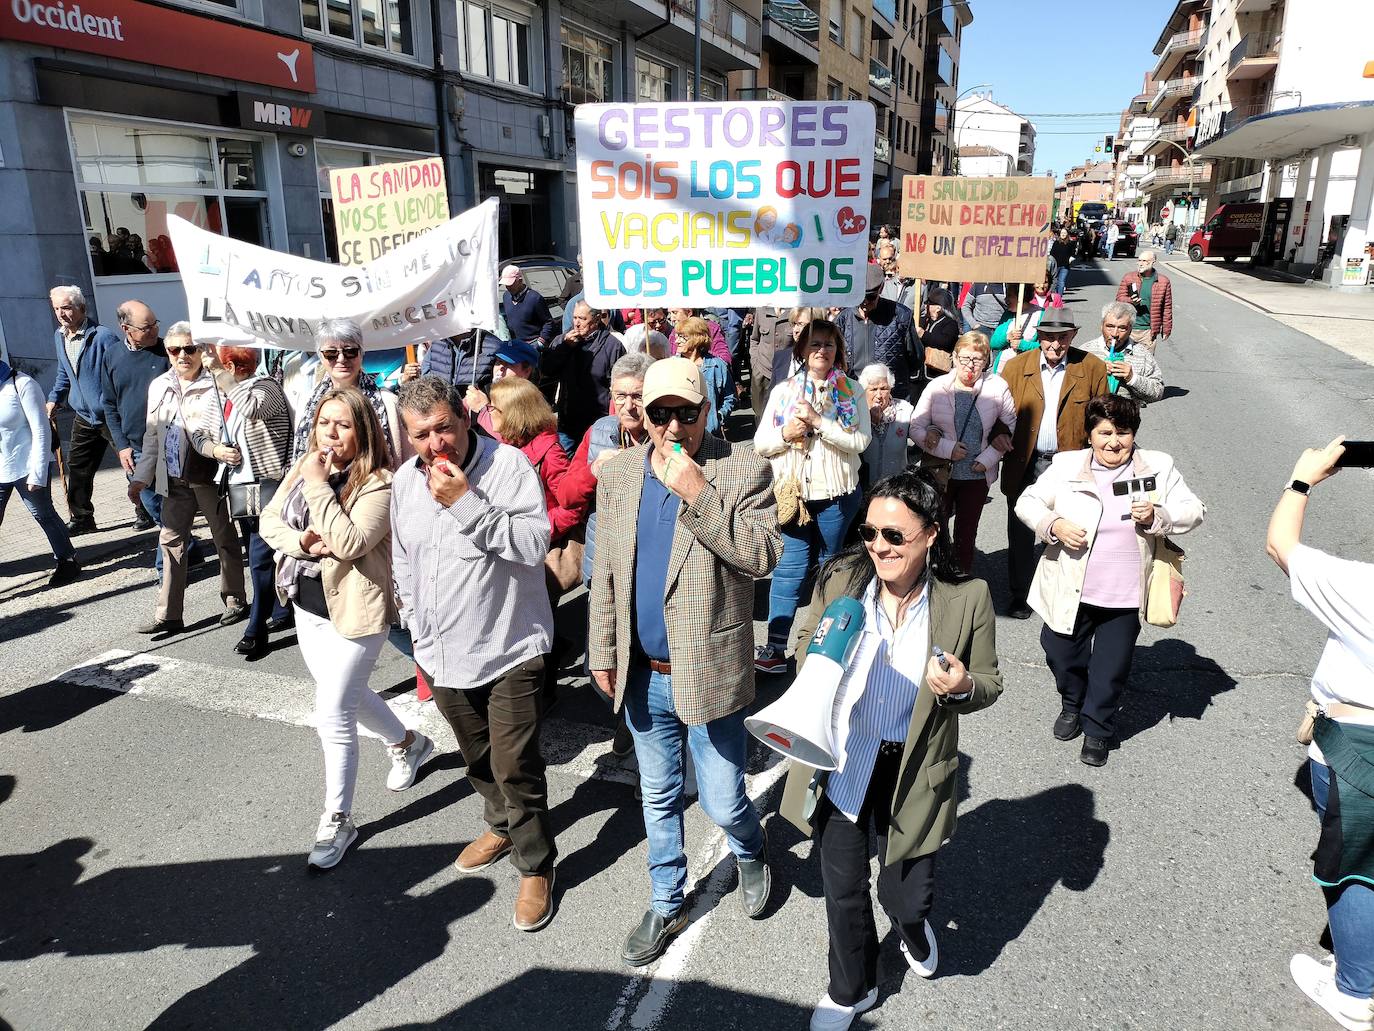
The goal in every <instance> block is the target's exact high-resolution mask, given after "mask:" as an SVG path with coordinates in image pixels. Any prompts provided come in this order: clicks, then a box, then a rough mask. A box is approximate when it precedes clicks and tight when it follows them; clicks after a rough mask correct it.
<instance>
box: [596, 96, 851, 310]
mask: <svg viewBox="0 0 1374 1031" xmlns="http://www.w3.org/2000/svg"><path fill="white" fill-rule="evenodd" d="M574 125H575V129H576V135H577V201H578V224H579V226H580V229H581V234H580V238H581V241H582V259H583V268H584V270H585V277H584V280H583V282H584V285H585V287H586V293H587V300H588V301H589V302H590V303H591V304H593V305H595V306H597V307H602V308H623V307H627V306H629V307H640V306H642V305H643V304H644V303H645V302H646V301H652V302H653V303H654V304H657V305H682V306H687V307H697V308H699V307H713V306H718V305H721V304H728V305H731V306H740V307H745V306H752V305H762V304H774V305H783V306H795V305H845V306H847V305H851V304H856V303H858V301H859V300H860V299H861V298H862V297H863V292H864V266H865V265H866V264H867V261H868V235H869V232H868V231H869V224H868V213H869V209H870V207H871V204H872V192H873V146H874V111H873V105H872V104H870V103H868V102H867V101H862V102H859V101H854V102H849V101H837V102H826V101H819V102H815V103H800V102H797V103H773V102H760V103H721V104H716V103H699V104H690V105H687V104H582V105H579V106H578V108H577V110H576V112H575V114H574Z"/></svg>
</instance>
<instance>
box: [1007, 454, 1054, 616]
mask: <svg viewBox="0 0 1374 1031" xmlns="http://www.w3.org/2000/svg"><path fill="white" fill-rule="evenodd" d="M1050 461H1051V459H1050V458H1041V457H1040V456H1038V455H1032V456H1031V463H1030V465H1028V466H1027V467H1026V478H1025V479H1024V480H1022V481H1021V486H1020V487H1018V488H1017V490H1016V493H1015V495H1010V494H1009V495H1007V584H1008V585H1009V586H1010V587H1011V603H1012V606H1013V607H1015V606H1017V605H1024V604H1026V598H1027V597H1028V596H1029V595H1030V589H1031V580H1033V579H1034V578H1035V531H1034V530H1033V529H1031V528H1030V527H1029V526H1027V525H1026V524H1025V523H1023V522H1021V520H1020V519H1017V518H1016V503H1017V502H1018V501H1020V500H1021V495H1022V493H1023V492H1024V491H1025V489H1026V488H1027V487H1029V486H1030V485H1031V484H1032V483H1034V482H1035V481H1036V480H1038V479H1040V477H1042V476H1044V475H1045V470H1046V469H1048V468H1049V467H1050Z"/></svg>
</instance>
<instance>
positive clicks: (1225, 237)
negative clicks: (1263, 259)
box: [1188, 204, 1264, 264]
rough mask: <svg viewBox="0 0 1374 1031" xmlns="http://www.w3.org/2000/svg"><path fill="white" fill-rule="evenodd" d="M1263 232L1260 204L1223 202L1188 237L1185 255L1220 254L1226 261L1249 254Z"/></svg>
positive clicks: (1203, 256) (1213, 255)
mask: <svg viewBox="0 0 1374 1031" xmlns="http://www.w3.org/2000/svg"><path fill="white" fill-rule="evenodd" d="M1263 235H1264V205H1263V204H1223V205H1221V207H1219V208H1217V210H1216V211H1214V212H1213V213H1212V216H1211V217H1210V218H1208V219H1207V221H1206V222H1204V223H1203V224H1202V225H1201V226H1199V227H1198V229H1197V232H1195V233H1193V235H1192V236H1191V237H1189V239H1188V257H1189V258H1191V259H1192V260H1193V261H1202V259H1204V258H1222V259H1223V260H1225V261H1226V262H1227V264H1230V263H1231V262H1233V261H1235V260H1236V259H1237V258H1248V257H1250V255H1251V253H1252V248H1253V246H1254V245H1255V244H1257V243H1259V242H1260V237H1261V236H1263Z"/></svg>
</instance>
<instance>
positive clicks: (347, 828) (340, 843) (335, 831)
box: [306, 813, 358, 870]
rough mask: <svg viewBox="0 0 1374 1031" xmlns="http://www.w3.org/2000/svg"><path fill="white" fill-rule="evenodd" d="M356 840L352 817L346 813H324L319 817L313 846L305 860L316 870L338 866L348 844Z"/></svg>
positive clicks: (355, 829)
mask: <svg viewBox="0 0 1374 1031" xmlns="http://www.w3.org/2000/svg"><path fill="white" fill-rule="evenodd" d="M357 840H358V828H357V827H355V826H354V825H353V817H351V816H350V815H349V814H348V813H325V814H324V815H323V816H321V817H320V826H319V829H318V830H317V831H315V847H314V848H312V849H311V850H310V857H309V858H308V859H306V862H307V863H308V864H309V865H310V866H313V867H315V868H316V869H318V870H328V869H330V868H331V867H335V866H338V865H339V860H340V859H342V858H343V857H344V853H345V852H347V851H348V846H349V845H351V844H353V842H355V841H357Z"/></svg>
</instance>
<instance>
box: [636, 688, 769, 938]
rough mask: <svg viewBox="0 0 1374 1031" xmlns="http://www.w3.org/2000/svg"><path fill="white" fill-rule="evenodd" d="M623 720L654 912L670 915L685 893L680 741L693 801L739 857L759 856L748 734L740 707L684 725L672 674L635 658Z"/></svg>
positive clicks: (759, 834)
mask: <svg viewBox="0 0 1374 1031" xmlns="http://www.w3.org/2000/svg"><path fill="white" fill-rule="evenodd" d="M625 723H626V725H627V726H628V727H629V728H630V733H631V735H632V736H633V737H634V742H635V756H636V758H637V759H638V760H639V786H640V790H641V792H642V793H643V795H644V832H645V835H646V836H647V838H648V839H649V882H650V884H651V885H652V887H653V901H652V905H653V908H654V912H656V913H658V914H659V915H660V916H663V917H671V916H673V915H674V914H675V913H677V911H678V910H679V909H681V908H682V903H683V900H684V898H685V897H686V894H687V853H686V852H685V851H684V842H683V819H682V811H683V808H684V807H685V804H686V803H685V797H684V793H683V779H684V774H683V752H682V742H683V738H686V740H687V745H688V747H690V748H691V749H692V761H693V762H694V763H695V764H696V772H697V799H698V801H700V802H701V808H702V809H703V810H705V812H706V815H707V816H709V817H710V818H711V819H712V820H713V821H714V822H715V824H716V826H718V827H719V828H720V829H721V830H723V831H724V832H725V840H726V841H727V842H728V843H729V845H730V851H731V852H733V853H734V854H735V856H736V858H738V859H758V858H761V857H762V855H763V825H762V824H761V823H759V814H758V813H757V812H756V811H755V809H754V804H753V803H752V802H750V801H749V796H748V795H747V794H746V793H745V790H744V770H745V765H746V763H747V761H748V757H749V735H748V734H747V733H745V730H744V712H743V710H741V711H739V712H737V713H734V714H733V715H730V716H725V717H722V718H721V719H718V720H712V721H711V722H710V723H704V724H699V725H697V726H688V725H687V724H685V723H683V722H682V721H681V720H680V719H678V717H677V710H676V709H675V708H674V707H673V678H672V677H671V676H668V675H667V674H664V673H655V672H653V671H652V670H650V669H649V668H648V667H647V666H644V665H642V664H641V663H635V664H633V665H632V666H631V667H630V671H629V679H628V682H627V683H626V685H625Z"/></svg>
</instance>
